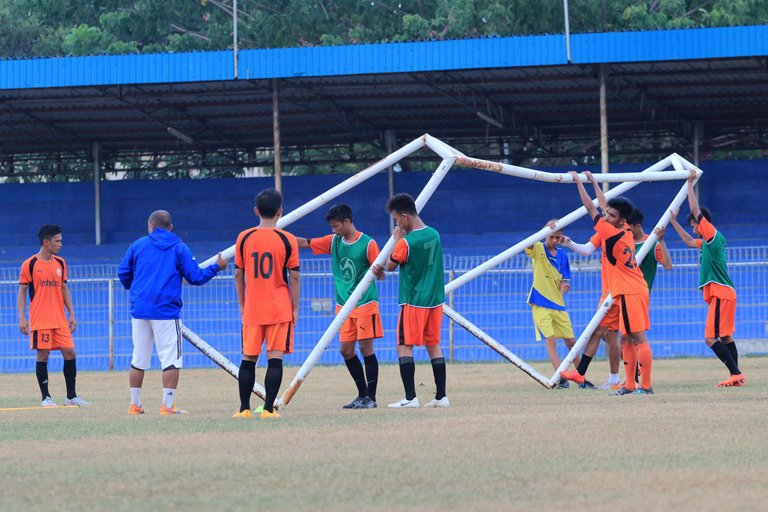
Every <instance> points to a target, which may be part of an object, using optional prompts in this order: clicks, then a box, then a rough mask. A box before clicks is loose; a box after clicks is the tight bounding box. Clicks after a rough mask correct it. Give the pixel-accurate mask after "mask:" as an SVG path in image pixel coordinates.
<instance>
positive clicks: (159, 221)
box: [149, 210, 173, 229]
mask: <svg viewBox="0 0 768 512" xmlns="http://www.w3.org/2000/svg"><path fill="white" fill-rule="evenodd" d="M149 223H150V224H152V225H153V226H155V227H156V228H161V229H168V228H170V227H171V225H172V224H173V222H172V221H171V214H170V213H168V212H167V211H165V210H156V211H154V212H152V214H151V215H150V216H149Z"/></svg>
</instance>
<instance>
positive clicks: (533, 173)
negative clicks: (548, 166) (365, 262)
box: [182, 134, 702, 407]
mask: <svg viewBox="0 0 768 512" xmlns="http://www.w3.org/2000/svg"><path fill="white" fill-rule="evenodd" d="M424 147H427V148H429V149H431V150H432V151H434V152H435V153H436V154H437V155H438V156H439V157H440V158H441V159H442V161H441V162H440V165H439V166H438V167H437V169H436V170H435V172H434V173H433V175H432V177H431V178H430V179H429V181H428V182H427V184H426V185H425V186H424V188H423V189H422V191H421V193H420V194H419V195H418V197H417V198H416V208H417V210H418V211H421V209H422V208H423V207H424V205H426V203H427V202H428V201H429V199H430V198H431V196H432V194H433V193H434V192H435V190H436V189H437V187H438V185H439V184H440V183H441V182H442V180H443V178H445V176H446V175H447V174H448V172H449V171H450V170H451V168H452V167H453V166H454V165H458V166H461V167H468V168H472V169H480V170H486V171H492V172H497V173H500V174H505V175H508V176H513V177H518V178H523V179H530V180H536V181H545V182H551V183H572V182H573V177H572V176H571V175H569V174H566V173H550V172H543V171H538V170H534V169H527V168H525V167H518V166H513V165H509V164H503V163H499V162H491V161H488V160H481V159H476V158H471V157H467V156H466V155H464V154H462V153H461V152H459V151H458V150H456V149H454V148H452V147H451V146H449V145H447V144H445V143H444V142H442V141H440V140H438V139H436V138H434V137H432V136H430V135H428V134H425V135H422V136H421V137H419V138H417V139H415V140H413V141H411V142H410V143H409V144H407V145H405V146H403V147H402V148H400V149H399V150H397V151H395V152H394V153H392V154H390V155H389V156H387V157H385V158H383V159H382V160H379V161H378V162H376V163H375V164H373V165H371V166H370V167H368V168H366V169H364V170H362V171H360V172H359V173H357V174H355V175H354V176H351V177H350V178H348V179H346V180H344V181H342V182H341V183H339V184H338V185H336V186H335V187H332V188H331V189H329V190H327V191H326V192H324V193H323V194H321V195H319V196H317V197H315V198H314V199H312V200H311V201H309V202H307V203H305V204H304V205H302V206H300V207H299V208H297V209H295V210H294V211H292V212H290V213H288V214H286V215H285V216H283V217H281V218H280V219H279V221H278V223H277V225H278V227H280V228H285V227H286V226H288V225H290V224H291V223H293V222H295V221H297V220H299V219H300V218H302V217H304V216H305V215H307V214H309V213H311V212H313V211H314V210H316V209H317V208H319V207H321V206H322V205H324V204H326V203H327V202H329V201H331V200H332V199H334V198H336V197H338V196H340V195H341V194H343V193H345V192H347V191H348V190H350V189H352V188H354V187H356V186H357V185H359V184H360V183H362V182H364V181H365V180H367V179H368V178H370V177H372V176H374V175H376V174H378V173H379V172H381V171H383V170H384V169H386V168H387V167H389V166H391V165H394V164H395V163H397V162H399V161H400V160H402V159H403V158H406V157H407V156H409V155H410V154H412V153H414V152H416V151H418V150H420V149H422V148H424ZM690 170H695V171H696V173H697V175H698V176H699V177H700V176H701V174H702V171H701V170H700V169H698V168H697V167H696V166H694V165H693V164H691V163H690V162H689V161H688V160H686V159H684V158H683V157H681V156H679V155H677V154H672V155H670V156H668V157H666V158H665V159H663V160H661V161H660V162H658V163H656V164H654V165H652V166H650V167H648V168H647V169H645V170H644V171H642V172H632V173H613V174H597V175H595V179H596V180H597V181H598V182H622V183H621V184H620V185H618V186H617V187H615V188H614V189H612V190H610V191H609V192H607V193H606V198H608V199H610V198H612V197H617V196H619V195H621V194H623V193H624V192H626V191H628V190H630V189H632V188H633V187H635V186H637V185H638V184H639V183H641V182H648V181H666V180H687V179H688V177H689V176H690ZM582 181H585V178H583V177H582ZM686 187H687V184H683V187H682V188H681V189H680V191H679V192H678V193H677V195H676V196H675V198H674V199H673V200H672V202H671V203H670V205H669V207H668V208H667V210H666V211H665V212H664V214H663V215H662V217H661V219H660V220H659V222H658V224H657V225H656V227H664V226H666V225H667V224H668V223H669V211H670V210H675V209H678V208H679V207H680V204H681V203H682V202H683V201H684V200H685V198H686ZM593 202H594V203H595V204H596V203H597V200H596V199H595V200H594V201H593ZM586 214H587V211H586V208H584V207H583V206H582V207H580V208H578V209H576V210H574V211H572V212H571V213H569V214H568V215H566V216H564V217H562V218H561V219H560V220H559V221H558V222H557V224H556V225H555V230H559V229H562V228H564V227H566V226H568V225H569V224H571V223H573V222H574V221H576V220H578V219H580V218H581V217H583V216H584V215H586ZM550 232H551V230H550V228H548V227H544V228H542V229H540V230H539V231H537V232H536V233H534V234H532V235H531V236H529V237H527V238H526V239H524V240H522V241H520V242H518V243H517V244H515V245H513V246H512V247H510V248H509V249H507V250H505V251H504V252H502V253H500V254H498V255H496V256H494V257H493V258H491V259H489V260H488V261H486V262H484V263H482V264H481V265H478V266H477V267H475V268H473V269H472V270H470V271H468V272H467V273H465V274H463V275H461V276H460V277H458V278H456V279H454V280H453V281H450V282H449V283H447V284H446V286H445V292H446V294H448V293H449V292H451V291H454V290H456V289H458V288H459V287H461V286H463V285H464V284H466V283H468V282H469V281H471V280H472V279H475V278H476V277H478V276H479V275H481V274H483V273H484V272H487V271H489V270H491V269H493V268H494V267H496V266H497V265H499V264H501V263H503V262H504V261H506V260H508V259H510V258H512V257H513V256H515V255H516V254H518V253H520V252H522V251H523V250H525V248H526V247H529V246H531V245H533V243H535V242H536V241H538V240H541V239H542V238H544V237H546V235H547V234H549V233H550ZM655 241H656V235H655V233H653V232H651V234H650V235H649V239H648V243H646V244H643V247H642V248H641V249H640V251H639V252H638V254H637V255H636V259H637V260H638V262H641V261H642V259H643V257H645V255H646V254H647V253H648V252H649V251H650V248H651V247H652V246H653V245H654V242H655ZM393 248H394V239H393V238H392V237H390V238H389V240H388V241H387V243H386V244H385V245H384V247H383V248H382V250H381V252H380V254H379V256H378V258H377V259H376V263H383V262H385V261H386V259H387V258H388V257H389V255H390V253H391V252H392V250H393ZM234 253H235V246H234V245H232V246H231V247H229V248H227V249H226V250H224V251H222V256H223V257H224V258H225V259H230V258H232V257H233V256H234ZM215 261H216V257H215V256H213V257H211V258H209V259H207V260H206V261H204V262H202V263H200V266H201V267H207V266H209V265H211V264H213V263H215ZM374 280H375V277H374V275H373V273H372V272H371V271H370V270H369V271H368V273H367V274H366V275H365V276H364V278H363V279H362V280H361V282H360V283H359V284H358V285H357V287H356V288H355V290H354V291H353V292H352V295H351V296H350V297H349V299H348V300H347V302H346V303H345V304H344V306H343V307H342V308H341V310H340V311H339V313H338V314H337V315H336V317H335V318H334V319H333V321H332V322H331V324H330V325H329V326H328V328H327V329H326V331H325V332H324V333H323V335H322V336H321V337H320V339H319V340H318V342H317V344H316V345H315V347H314V348H313V349H312V351H311V352H310V354H309V356H308V357H307V359H306V360H305V361H304V363H303V364H302V365H301V367H300V368H299V371H298V372H297V374H296V376H295V377H294V378H293V380H292V381H291V383H290V385H289V386H288V388H287V389H286V390H285V391H284V393H283V394H282V396H281V397H280V398H279V399H278V400H277V402H276V404H275V405H276V406H277V407H284V406H286V405H287V404H288V403H289V402H290V401H291V399H292V398H293V396H294V395H295V393H296V392H297V391H298V389H299V387H301V385H302V383H303V382H304V380H305V379H306V378H307V377H308V376H309V374H310V372H311V371H312V369H313V368H314V366H315V365H316V364H317V363H318V361H319V360H320V357H321V356H322V354H323V352H324V351H325V349H326V348H327V347H328V345H329V344H330V343H331V341H332V340H333V338H334V337H335V336H336V334H337V333H338V332H339V329H340V328H341V325H342V324H343V323H344V321H345V320H346V319H347V317H348V316H349V314H350V313H351V311H352V309H353V308H354V305H355V304H357V302H358V300H359V299H360V297H362V295H363V294H364V293H365V291H366V290H367V289H368V287H369V286H370V284H371V283H372V282H373V281H374ZM612 304H613V299H612V298H611V296H610V295H609V296H608V297H607V298H606V300H605V301H604V302H603V304H602V305H601V306H600V308H598V310H597V312H596V313H595V315H594V316H593V318H592V320H591V321H590V322H589V323H588V325H587V327H586V328H585V329H584V331H583V332H582V333H581V335H580V336H579V338H578V341H577V342H576V344H575V345H574V347H573V348H572V349H571V350H570V352H569V353H568V355H567V356H566V358H565V359H564V360H563V362H562V364H561V366H560V368H558V370H556V371H555V373H554V375H552V377H551V378H547V377H545V376H544V375H542V374H541V373H539V372H538V371H536V370H535V369H534V368H533V367H532V366H530V365H529V364H528V363H526V362H525V361H524V360H522V359H521V358H519V357H518V356H517V355H515V354H514V353H513V352H511V351H510V350H509V349H507V348H506V347H505V346H504V345H503V344H502V343H500V342H498V341H496V340H494V339H493V338H492V337H491V336H490V335H489V334H487V333H486V332H484V331H483V330H482V329H480V328H479V327H478V326H476V325H474V324H473V323H472V322H470V321H469V320H467V319H466V318H465V317H463V316H462V315H460V314H459V313H458V312H457V311H455V310H454V309H453V308H451V307H449V306H448V305H447V304H446V305H444V306H443V311H444V312H445V314H446V315H447V316H448V317H449V318H451V319H452V320H453V321H454V322H456V323H457V324H459V325H461V326H462V327H464V328H465V329H466V330H467V331H468V332H470V333H471V334H472V335H473V336H475V337H476V338H478V339H479V340H480V341H482V342H483V343H485V344H486V345H487V346H488V347H490V348H491V349H492V350H494V351H496V352H497V353H498V354H499V355H501V356H502V357H503V358H505V359H506V360H507V361H509V362H510V363H512V364H513V365H515V366H516V367H518V368H519V369H520V370H522V371H523V372H525V373H526V374H528V375H529V376H530V377H532V378H533V379H534V380H536V381H537V382H539V384H541V385H543V386H545V387H547V388H552V387H554V386H555V385H556V384H557V382H559V380H560V371H561V370H564V369H565V368H567V367H568V366H569V365H570V364H571V362H572V361H573V359H574V357H575V356H576V354H578V353H579V352H580V351H581V350H582V349H583V348H584V346H585V345H586V343H587V341H588V340H589V338H590V336H591V335H592V333H593V332H594V330H595V329H596V328H597V325H598V324H599V323H600V320H601V319H602V318H603V317H604V316H605V314H606V312H607V311H608V309H609V308H610V306H611V305H612ZM182 334H183V336H184V337H185V338H186V339H187V340H188V341H189V342H190V343H192V344H193V345H194V346H195V347H197V348H198V349H200V350H201V351H202V352H203V353H204V354H205V355H206V356H208V357H209V358H211V359H212V360H213V361H214V362H215V363H216V364H218V365H219V366H221V367H222V368H223V369H224V370H225V371H227V372H228V373H229V374H230V375H232V376H233V377H235V378H237V374H238V367H237V366H236V365H235V364H233V363H232V362H230V361H229V360H228V359H227V358H226V357H224V356H223V355H222V354H221V353H219V352H218V351H217V350H216V349H215V348H213V347H211V346H210V345H209V344H207V343H206V342H205V341H204V340H202V339H201V338H200V337H199V336H198V335H196V334H195V333H194V332H193V331H192V330H191V329H189V327H187V326H186V325H185V326H183V327H182ZM253 392H254V393H255V394H256V395H257V396H259V397H260V398H261V399H262V400H263V399H264V398H265V392H264V388H263V387H261V385H259V384H256V385H254V391H253Z"/></svg>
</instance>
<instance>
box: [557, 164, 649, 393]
mask: <svg viewBox="0 0 768 512" xmlns="http://www.w3.org/2000/svg"><path fill="white" fill-rule="evenodd" d="M570 174H571V175H572V176H573V179H574V182H575V183H576V186H577V188H578V190H579V197H580V198H581V202H582V204H583V205H584V208H586V209H587V212H588V214H589V215H590V217H592V218H593V219H594V222H595V231H596V232H597V233H598V234H599V235H600V237H601V238H602V239H603V240H604V241H605V242H604V243H605V249H604V250H605V255H606V258H607V259H608V263H609V264H610V268H611V271H610V273H609V276H608V287H609V292H610V293H611V296H612V297H613V298H614V300H615V301H616V302H618V304H619V319H620V320H619V326H620V331H621V333H622V334H627V335H628V338H627V343H623V344H622V347H621V349H622V355H623V357H624V374H625V377H627V378H626V384H625V385H624V387H622V388H621V389H619V390H617V391H615V392H614V393H613V394H615V395H619V396H621V395H626V394H630V393H633V394H642V395H645V394H653V387H652V386H651V374H652V369H653V355H652V352H651V347H650V344H649V343H648V339H647V337H646V331H647V330H648V329H649V328H650V319H649V317H648V284H647V283H646V282H645V279H644V278H643V274H642V272H641V271H640V268H639V267H638V265H637V262H636V260H635V247H634V241H633V240H631V235H630V234H629V233H628V232H627V231H626V230H625V229H624V225H625V224H626V221H627V217H629V215H630V214H631V213H632V210H633V208H634V206H633V205H632V202H631V201H630V200H629V199H627V198H625V197H616V198H613V199H611V200H610V201H606V199H605V195H603V191H602V190H601V188H600V185H599V184H598V183H597V180H595V178H594V176H592V173H591V172H589V171H587V172H585V173H584V175H585V176H586V177H587V179H588V180H589V181H590V182H591V183H592V186H593V188H594V189H595V194H596V196H597V200H598V203H599V205H600V208H601V209H602V210H603V213H604V215H603V216H600V215H599V214H598V212H597V209H596V208H595V205H594V204H592V200H591V199H590V197H589V195H588V194H587V191H586V189H585V188H584V185H583V184H582V183H581V180H580V179H579V175H578V173H576V172H575V171H572V172H571V173H570ZM638 362H640V364H642V366H643V374H642V383H641V387H640V388H637V386H636V385H635V379H634V376H635V374H636V372H637V364H638ZM566 373H567V372H561V375H562V376H563V377H565V378H568V375H566Z"/></svg>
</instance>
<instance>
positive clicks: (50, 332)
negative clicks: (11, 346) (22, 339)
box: [29, 327, 75, 350]
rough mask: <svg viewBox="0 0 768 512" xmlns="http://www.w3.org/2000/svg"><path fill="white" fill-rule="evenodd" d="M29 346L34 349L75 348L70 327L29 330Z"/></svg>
mask: <svg viewBox="0 0 768 512" xmlns="http://www.w3.org/2000/svg"><path fill="white" fill-rule="evenodd" d="M29 348H31V349H32V350H58V349H60V348H75V342H74V341H72V331H70V330H69V327H62V328H59V329H38V330H37V331H30V332H29Z"/></svg>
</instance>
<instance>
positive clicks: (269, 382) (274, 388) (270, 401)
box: [264, 358, 283, 412]
mask: <svg viewBox="0 0 768 512" xmlns="http://www.w3.org/2000/svg"><path fill="white" fill-rule="evenodd" d="M282 382H283V360H282V359H278V358H274V359H270V360H269V361H267V375H266V376H265V377H264V389H266V390H267V399H266V400H265V401H264V410H265V411H269V412H274V410H273V406H274V403H275V399H276V398H277V392H278V391H280V384H282Z"/></svg>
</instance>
